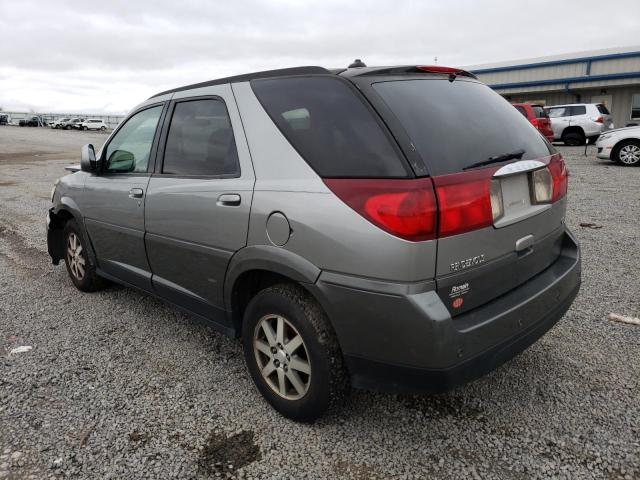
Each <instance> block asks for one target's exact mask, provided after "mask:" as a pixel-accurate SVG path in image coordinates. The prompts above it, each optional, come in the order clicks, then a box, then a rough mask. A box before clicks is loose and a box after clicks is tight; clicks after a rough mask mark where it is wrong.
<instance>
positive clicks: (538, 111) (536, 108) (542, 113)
mask: <svg viewBox="0 0 640 480" xmlns="http://www.w3.org/2000/svg"><path fill="white" fill-rule="evenodd" d="M531 108H533V113H535V115H536V118H549V115H548V114H547V111H546V110H545V109H544V108H542V107H541V106H540V105H531Z"/></svg>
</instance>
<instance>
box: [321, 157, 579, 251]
mask: <svg viewBox="0 0 640 480" xmlns="http://www.w3.org/2000/svg"><path fill="white" fill-rule="evenodd" d="M496 170H497V168H496V167H490V168H483V169H479V170H472V171H468V172H461V173H452V174H450V175H441V176H438V177H430V178H418V179H411V180H405V179H398V180H394V179H359V178H325V179H324V183H325V184H326V185H327V187H329V189H330V190H331V191H332V192H333V193H335V194H336V195H337V196H338V197H339V198H340V199H341V200H342V201H343V202H345V203H346V204H347V205H348V206H349V207H351V208H352V209H353V210H355V211H356V212H358V213H359V214H360V215H362V216H363V217H364V218H366V219H367V220H369V221H370V222H371V223H373V224H374V225H377V226H378V227H380V228H382V229H383V230H385V231H387V232H389V233H390V234H392V235H395V236H397V237H400V238H404V239H405V240H411V241H415V242H417V241H422V240H433V239H435V238H439V237H448V236H451V235H458V234H460V233H465V232H469V231H471V230H477V229H480V228H484V227H488V226H491V225H493V224H494V223H495V222H496V221H497V220H499V219H500V218H502V216H503V215H504V206H503V204H502V190H501V186H500V180H499V179H494V178H492V177H493V174H494V173H495V172H496ZM567 176H568V173H567V168H566V166H565V163H564V160H563V159H562V157H561V156H560V155H555V156H553V157H552V159H551V161H550V163H549V165H548V166H547V167H545V168H541V169H539V170H536V171H534V172H532V173H531V196H532V199H531V200H532V203H550V202H555V201H556V200H559V199H560V198H562V197H564V196H565V195H566V193H567Z"/></svg>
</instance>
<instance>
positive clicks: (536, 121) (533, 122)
mask: <svg viewBox="0 0 640 480" xmlns="http://www.w3.org/2000/svg"><path fill="white" fill-rule="evenodd" d="M531 125H533V126H534V127H537V126H538V119H537V118H532V119H531Z"/></svg>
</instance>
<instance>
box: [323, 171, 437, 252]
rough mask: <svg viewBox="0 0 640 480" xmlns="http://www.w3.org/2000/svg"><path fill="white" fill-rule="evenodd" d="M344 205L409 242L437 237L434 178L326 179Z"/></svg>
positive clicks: (326, 182)
mask: <svg viewBox="0 0 640 480" xmlns="http://www.w3.org/2000/svg"><path fill="white" fill-rule="evenodd" d="M324 182H325V184H326V185H327V186H328V187H329V188H330V189H331V191H332V192H333V193H335V194H336V195H337V196H338V197H339V198H340V199H341V200H342V201H343V202H345V203H346V204H347V205H349V206H350V207H351V208H353V209H354V210H355V211H356V212H358V213H359V214H360V215H362V216H363V217H365V218H366V219H368V220H369V221H370V222H372V223H373V224H375V225H377V226H378V227H380V228H382V229H383V230H386V231H387V232H389V233H391V234H393V235H395V236H397V237H400V238H404V239H405V240H412V241H421V240H432V239H434V238H436V228H437V216H438V208H437V205H436V199H435V195H434V192H433V184H432V183H431V179H430V178H420V179H415V180H387V179H379V180H378V179H376V180H373V179H350V178H333V179H325V180H324Z"/></svg>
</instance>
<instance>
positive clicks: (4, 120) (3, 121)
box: [0, 113, 11, 125]
mask: <svg viewBox="0 0 640 480" xmlns="http://www.w3.org/2000/svg"><path fill="white" fill-rule="evenodd" d="M9 123H11V117H10V116H9V114H8V113H0V125H9Z"/></svg>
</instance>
